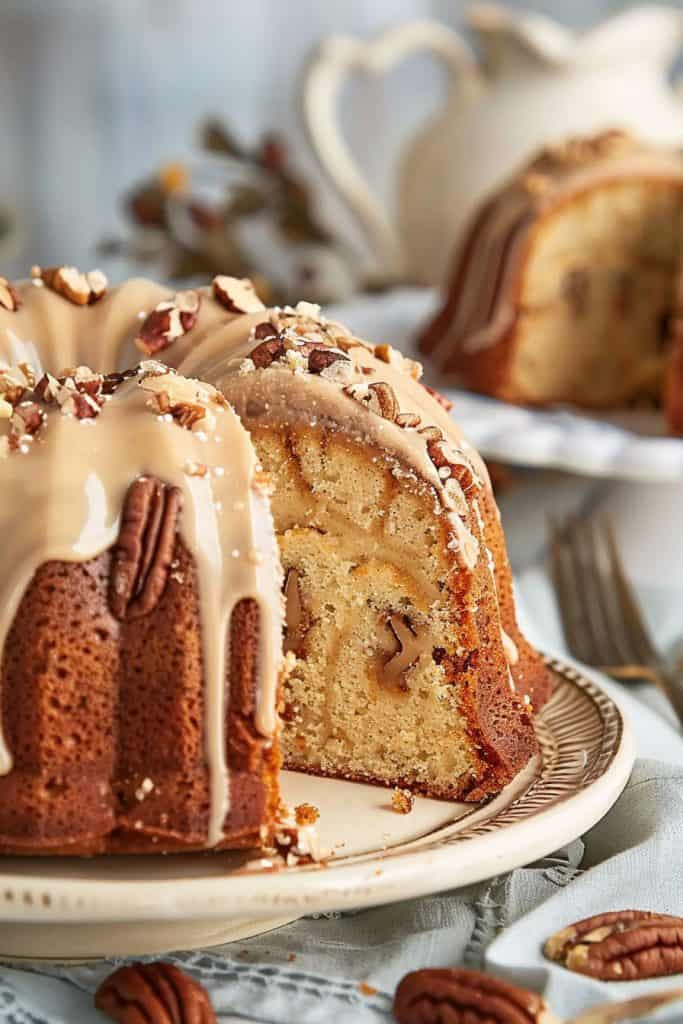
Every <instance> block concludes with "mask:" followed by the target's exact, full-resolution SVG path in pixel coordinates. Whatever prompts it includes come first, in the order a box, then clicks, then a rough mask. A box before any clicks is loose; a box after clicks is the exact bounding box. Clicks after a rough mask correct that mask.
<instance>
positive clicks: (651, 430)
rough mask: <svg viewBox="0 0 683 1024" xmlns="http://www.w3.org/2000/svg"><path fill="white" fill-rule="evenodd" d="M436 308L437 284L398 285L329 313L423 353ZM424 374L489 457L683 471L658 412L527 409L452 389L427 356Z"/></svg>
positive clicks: (680, 445) (682, 444)
mask: <svg viewBox="0 0 683 1024" xmlns="http://www.w3.org/2000/svg"><path fill="white" fill-rule="evenodd" d="M436 308H437V298H436V293H435V292H434V291H433V290H431V289H428V288H400V289H395V290H394V291H391V292H387V293H386V294H383V295H379V296H361V297H359V298H356V299H354V300H352V301H350V302H346V303H343V304H340V305H338V306H334V307H331V308H330V310H329V315H330V316H332V317H335V318H337V319H339V320H343V321H344V322H345V323H347V324H348V325H349V326H350V327H351V328H352V330H354V331H355V332H356V334H358V335H359V336H360V337H362V338H369V339H370V340H371V341H388V342H390V343H391V344H392V345H395V346H396V347H397V348H400V349H401V350H402V351H403V352H405V353H406V354H408V355H410V356H412V357H413V358H418V359H421V357H420V355H419V353H417V352H416V350H415V343H414V339H415V336H416V334H417V331H418V330H419V328H420V327H421V326H422V325H423V324H424V323H426V322H427V320H428V319H429V317H430V316H431V315H432V313H433V312H434V311H435V309H436ZM424 379H425V380H426V381H427V382H428V383H429V384H433V385H434V386H435V387H438V388H440V389H441V390H442V391H443V392H444V393H445V394H447V395H448V396H449V398H451V400H452V401H453V403H454V409H453V416H454V417H455V419H456V420H457V422H458V424H459V426H460V427H461V428H462V431H463V433H464V434H465V436H466V437H467V439H468V440H469V441H470V443H471V444H473V445H474V446H475V448H477V449H478V450H479V451H480V452H481V454H482V455H483V456H485V457H486V458H489V459H495V460H497V461H499V462H505V463H509V464H512V465H517V466H535V467H538V468H546V469H563V470H567V471H569V472H573V473H581V474H583V475H585V476H595V477H605V478H608V479H611V480H641V481H652V482H654V483H657V482H659V483H666V482H669V481H679V480H681V479H682V478H683V441H682V440H678V439H676V438H670V437H666V436H664V434H665V424H664V421H663V417H662V416H661V415H660V414H655V413H621V414H619V415H614V416H612V415H610V416H604V417H603V416H598V415H591V414H587V413H586V414H583V413H580V412H578V411H576V410H573V409H561V408H554V409H530V408H529V409H527V408H524V407H522V406H518V405H511V404H509V403H507V402H498V401H496V400H495V399H493V398H487V397H486V396H484V395H475V394H473V393H471V392H468V391H460V390H453V389H451V390H449V389H447V388H445V387H443V385H442V384H441V383H440V381H439V379H438V375H437V374H435V373H434V372H433V371H432V370H431V369H430V366H429V362H428V361H426V362H425V377H424Z"/></svg>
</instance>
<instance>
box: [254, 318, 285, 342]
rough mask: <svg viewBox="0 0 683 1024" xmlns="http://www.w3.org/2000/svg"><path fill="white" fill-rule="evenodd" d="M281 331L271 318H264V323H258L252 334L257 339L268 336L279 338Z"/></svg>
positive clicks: (260, 339) (262, 339)
mask: <svg viewBox="0 0 683 1024" xmlns="http://www.w3.org/2000/svg"><path fill="white" fill-rule="evenodd" d="M279 333H280V332H279V330H278V328H277V327H276V326H275V324H274V323H273V322H272V321H271V320H264V321H263V322H262V323H260V324H256V327H254V329H253V330H252V332H251V336H252V337H253V338H254V340H255V341H264V340H265V339H266V338H277V336H278V334H279Z"/></svg>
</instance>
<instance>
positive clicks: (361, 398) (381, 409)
mask: <svg viewBox="0 0 683 1024" xmlns="http://www.w3.org/2000/svg"><path fill="white" fill-rule="evenodd" d="M344 390H345V391H346V393H347V394H349V395H351V397H352V398H355V399H356V401H357V402H360V403H361V404H362V405H365V406H367V408H368V409H369V410H370V411H371V412H374V413H375V415H377V416H381V417H382V418H383V419H385V420H390V421H391V422H392V423H393V421H394V420H395V419H396V416H397V415H398V401H397V399H396V394H395V392H394V389H393V388H392V387H391V385H390V384H386V383H385V382H384V381H377V382H376V383H374V384H368V385H367V387H366V386H365V385H364V384H362V385H354V384H351V385H350V386H349V387H347V388H345V389H344Z"/></svg>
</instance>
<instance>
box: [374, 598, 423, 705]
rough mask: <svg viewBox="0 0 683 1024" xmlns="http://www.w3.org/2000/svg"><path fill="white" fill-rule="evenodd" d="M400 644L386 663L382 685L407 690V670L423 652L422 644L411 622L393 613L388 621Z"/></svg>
mask: <svg viewBox="0 0 683 1024" xmlns="http://www.w3.org/2000/svg"><path fill="white" fill-rule="evenodd" d="M387 626H388V628H389V629H390V630H391V632H392V633H393V636H394V639H395V640H396V643H397V644H398V650H397V651H396V652H395V653H394V654H392V656H391V657H390V658H389V660H388V661H387V662H386V663H385V665H384V670H383V675H382V685H383V686H387V687H394V688H397V689H399V690H404V691H405V690H407V689H408V684H407V682H406V679H405V675H406V672H407V671H408V670H409V669H410V668H412V667H413V665H414V664H415V662H416V661H417V660H418V658H419V657H420V654H421V653H422V644H421V643H420V642H419V640H418V638H417V635H416V634H415V633H414V632H413V629H412V627H411V626H410V623H409V622H408V621H407V619H404V618H403V616H401V615H392V616H391V617H390V619H389V621H388V622H387Z"/></svg>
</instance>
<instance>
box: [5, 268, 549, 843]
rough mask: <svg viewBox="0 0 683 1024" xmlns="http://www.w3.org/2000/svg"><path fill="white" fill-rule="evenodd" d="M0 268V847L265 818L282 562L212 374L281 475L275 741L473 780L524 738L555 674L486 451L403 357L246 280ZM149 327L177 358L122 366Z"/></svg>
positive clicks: (378, 775)
mask: <svg viewBox="0 0 683 1024" xmlns="http://www.w3.org/2000/svg"><path fill="white" fill-rule="evenodd" d="M0 285H1V286H0V360H4V361H5V362H6V363H7V364H14V367H15V368H14V369H8V370H6V371H5V372H4V376H3V377H2V381H1V382H0V390H2V393H3V396H4V397H3V401H4V402H5V412H6V414H7V419H6V421H5V422H6V424H7V436H6V438H5V442H4V446H3V447H4V453H3V454H4V456H5V457H4V458H0V474H6V485H7V486H6V493H12V494H20V495H21V496H22V501H24V499H25V503H26V504H27V506H28V507H29V509H30V510H31V513H30V515H27V516H26V517H24V516H23V505H22V511H19V508H20V506H19V504H18V503H16V502H12V503H11V505H7V506H3V511H2V516H3V517H4V518H3V523H4V525H5V535H6V536H12V537H13V540H14V542H15V543H14V545H13V550H12V551H11V552H8V553H7V554H6V555H5V556H4V557H5V558H6V559H7V567H8V571H7V572H5V574H4V578H5V579H6V580H7V581H8V583H7V584H6V586H7V594H8V598H9V597H11V600H10V599H7V600H5V601H4V602H3V606H2V616H3V618H2V620H1V621H2V623H3V633H2V639H3V648H2V650H3V655H2V675H1V676H0V688H1V693H0V700H1V707H2V722H1V724H2V731H3V737H4V746H3V748H2V749H3V755H4V756H3V761H2V765H0V771H1V772H2V773H3V774H2V775H1V776H0V837H2V846H1V847H0V848H1V849H4V850H5V851H7V850H17V849H21V850H27V851H46V852H52V851H55V850H61V849H68V850H70V851H73V852H86V853H90V852H97V851H99V850H141V851H150V850H154V849H157V850H172V849H182V848H195V847H201V846H212V847H214V848H216V847H221V846H231V845H239V844H246V843H254V842H256V840H257V837H258V833H259V829H260V828H261V827H265V831H266V832H267V830H268V827H269V826H270V825H272V824H273V822H274V820H275V815H276V802H277V785H276V781H275V774H276V771H277V758H278V754H277V749H276V746H277V744H276V741H275V740H274V733H273V727H274V712H275V684H276V677H277V654H276V649H277V646H278V641H279V638H280V623H279V619H278V607H279V602H280V579H279V578H278V570H277V566H276V556H275V553H274V550H273V542H272V534H271V532H270V530H271V527H270V519H269V513H268V508H267V500H266V497H265V496H264V494H263V490H262V485H260V484H259V480H260V479H261V477H260V476H259V471H258V470H257V462H256V455H255V454H254V451H253V449H252V448H251V446H250V445H249V444H248V443H247V435H246V433H245V432H244V430H243V429H242V428H241V427H240V426H239V423H238V422H237V419H236V417H235V416H234V414H233V412H232V409H231V407H230V406H228V405H227V403H225V399H226V398H227V399H228V401H229V402H230V403H232V404H233V405H234V408H235V410H236V412H237V413H238V414H239V417H240V418H241V420H242V422H243V424H244V425H245V426H246V427H247V428H248V430H249V431H250V433H251V438H252V441H253V445H254V446H255V449H256V453H257V454H258V458H259V460H260V463H261V465H262V467H263V470H264V471H265V472H266V474H267V476H268V478H269V479H270V480H271V482H272V485H273V487H274V493H273V496H272V511H273V516H274V522H275V530H276V534H277V539H278V541H279V547H280V555H281V559H282V562H283V565H284V570H285V572H284V575H283V576H282V581H281V582H282V589H283V591H284V597H285V600H286V625H285V629H284V641H285V648H286V650H287V652H288V655H287V661H288V665H289V679H288V681H287V682H286V683H285V684H284V686H283V693H282V701H281V705H280V710H281V720H282V726H281V728H282V746H283V750H284V758H285V763H286V765H287V766H288V767H291V768H297V769H301V770H304V771H308V772H313V773H318V774H323V775H331V776H338V777H343V778H348V779H362V780H366V781H372V782H377V783H382V784H385V785H391V786H395V785H401V786H407V787H410V788H411V789H413V790H415V791H417V792H421V793H425V794H429V795H431V796H436V797H446V798H456V797H466V798H468V799H472V800H474V799H479V798H481V797H485V796H488V795H490V794H493V793H496V792H498V791H499V790H500V789H501V788H502V787H503V786H504V785H505V784H506V783H507V782H508V781H509V780H510V779H511V778H512V777H513V776H514V774H515V773H516V772H517V771H518V770H519V769H520V768H521V767H522V766H523V765H524V764H526V762H527V761H528V760H529V758H530V757H531V755H532V754H533V753H534V752H535V750H536V742H535V735H534V728H533V722H532V712H533V710H534V708H538V707H540V705H541V704H542V703H543V701H544V700H545V699H546V698H547V696H548V693H549V688H550V677H549V675H548V672H547V671H546V668H545V666H544V663H543V660H542V659H541V657H540V656H539V655H538V654H537V653H536V652H535V651H534V650H533V649H532V648H531V647H530V646H529V645H528V644H527V642H526V641H525V640H524V638H523V637H522V636H521V634H520V632H519V630H518V628H517V624H516V621H515V614H514V604H513V597H512V591H511V581H510V571H509V566H508V563H507V559H506V555H505V547H504V542H503V538H502V533H501V528H500V523H499V520H498V513H497V509H496V506H495V502H494V499H493V497H492V493H491V489H490V486H489V482H488V478H487V474H486V470H485V467H484V465H483V463H482V462H481V460H480V459H479V457H478V456H477V454H476V453H475V452H474V451H473V450H472V449H471V448H470V447H469V446H468V445H467V443H466V442H465V441H464V440H463V439H462V437H461V436H460V434H459V433H458V431H457V429H456V427H455V426H454V424H453V421H452V419H451V417H450V415H449V414H448V412H447V410H446V409H445V408H444V406H443V402H442V400H440V398H439V396H437V395H434V394H432V393H430V392H429V390H428V389H426V388H425V387H424V386H423V385H422V384H421V383H420V381H419V367H418V365H417V364H415V363H412V362H411V361H409V360H406V359H403V358H402V357H401V356H400V354H399V353H398V352H396V351H395V350H393V349H392V348H391V347H390V346H388V345H379V346H376V347H374V348H373V347H372V346H369V345H367V344H366V343H364V342H362V341H360V340H358V339H356V338H354V337H352V336H351V335H350V334H349V333H348V331H346V330H344V329H343V328H342V327H340V326H339V325H337V324H334V323H331V322H329V321H327V320H326V319H325V318H324V317H323V316H322V315H321V314H320V311H319V310H318V308H317V307H314V306H310V305H307V304H303V303H302V304H299V306H298V307H296V309H289V308H287V309H284V310H278V309H273V310H266V309H264V307H263V305H262V304H261V303H260V302H259V300H258V298H257V297H256V295H255V293H254V291H253V289H252V288H251V286H250V285H249V283H248V282H244V281H238V280H235V279H232V278H226V277H219V278H216V279H215V280H214V282H213V285H212V287H211V289H192V290H189V291H186V292H182V293H176V294H174V293H173V292H170V291H169V290H167V289H165V288H161V287H159V286H158V285H154V284H152V283H150V282H146V281H131V282H127V283H126V284H124V285H122V286H121V287H120V288H115V289H111V290H108V289H107V288H106V283H104V282H103V281H102V280H101V279H100V278H99V277H98V276H97V275H83V274H80V273H79V272H78V271H76V270H74V269H73V268H65V267H63V268H52V269H49V270H40V269H39V268H36V271H35V277H34V282H33V283H30V282H25V283H22V284H19V285H17V286H13V285H11V284H10V283H9V282H4V284H2V283H0ZM141 352H142V353H143V354H144V355H145V356H147V357H154V358H155V359H162V360H163V361H164V363H168V364H172V365H173V366H175V367H176V368H177V369H178V373H177V374H174V373H167V372H165V371H164V368H163V367H162V366H161V365H159V364H157V363H152V365H149V363H143V364H142V369H141V370H138V371H136V372H135V373H133V374H131V375H130V376H128V372H127V371H125V367H127V366H129V365H131V364H132V363H133V362H134V361H135V360H136V359H139V358H140V353H141ZM86 362H87V363H89V364H90V365H91V366H94V368H95V371H96V372H92V371H87V370H84V369H83V365H84V364H85V363H86ZM64 365H69V366H74V367H78V369H76V370H73V371H70V372H68V373H66V374H59V376H57V374H58V372H59V371H58V370H57V368H60V369H61V367H62V366H64ZM46 371H49V373H46ZM116 371H118V372H116ZM50 373H54V374H55V376H50ZM34 374H35V375H36V376H37V377H38V383H36V381H34V379H33V375H34ZM181 374H182V375H183V376H181ZM122 378H123V379H122ZM187 378H200V379H206V380H208V381H210V384H211V385H213V386H214V387H215V388H217V389H218V392H219V393H220V394H218V393H217V392H216V391H214V390H213V387H211V386H207V385H202V384H199V383H197V381H196V380H189V381H188V380H187ZM110 391H111V392H112V394H111V395H109V392H110ZM26 403H28V404H26ZM150 403H151V405H152V408H151V409H150V408H149V406H150ZM223 403H225V404H223ZM155 414H156V415H155ZM34 426H35V427H36V430H35V432H34V430H33V427H34ZM31 467H35V468H36V470H38V472H34V470H33V469H32V468H31ZM140 478H142V480H140ZM34 481H35V482H34ZM48 499H49V500H48ZM34 508H35V509H36V512H35V513H34V512H33V509H34ZM36 517H37V518H36ZM36 523H39V524H41V527H42V525H45V527H46V528H45V530H41V529H39V528H38V527H37V526H36ZM141 530H142V532H143V535H144V537H145V538H146V537H147V535H148V534H149V535H150V536H152V537H155V538H159V543H161V541H162V540H163V541H164V544H165V546H164V547H163V550H164V551H165V552H166V555H165V557H163V558H162V557H161V556H160V555H158V553H157V554H156V555H153V554H150V553H149V551H148V549H147V547H146V545H145V544H144V543H143V544H141V543H140V542H139V536H140V531H141ZM136 531H137V532H136ZM171 537H173V538H174V541H173V545H174V546H173V552H172V554H171V556H170V562H169V561H168V559H169V555H168V544H169V542H170V541H169V538H171ZM136 538H138V540H136ZM154 551H155V552H158V546H157V543H156V541H155V545H154ZM131 563H133V565H134V566H135V568H132V567H131ZM10 581H11V582H10ZM229 612H231V614H229ZM228 623H229V629H230V634H229V636H230V640H229V641H226V636H227V631H226V629H224V628H223V626H227V624H228ZM226 661H227V673H224V674H223V675H221V666H225V665H226ZM226 675H227V685H224V684H225V678H226ZM221 737H222V739H221ZM3 787H4V788H3ZM77 790H79V791H80V794H81V795H80V798H79V799H80V804H79V808H83V809H84V813H80V811H79V813H78V814H77V813H76V810H75V804H74V800H75V793H76V792H77ZM19 797H21V799H22V800H23V801H24V805H23V806H24V807H25V809H26V810H25V813H24V815H23V817H21V816H20V815H19V812H18V811H16V810H14V809H13V808H15V807H19V806H20V804H18V803H17V799H18V798H19Z"/></svg>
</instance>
